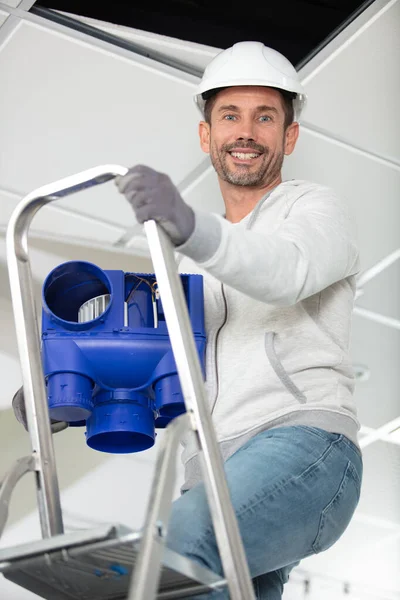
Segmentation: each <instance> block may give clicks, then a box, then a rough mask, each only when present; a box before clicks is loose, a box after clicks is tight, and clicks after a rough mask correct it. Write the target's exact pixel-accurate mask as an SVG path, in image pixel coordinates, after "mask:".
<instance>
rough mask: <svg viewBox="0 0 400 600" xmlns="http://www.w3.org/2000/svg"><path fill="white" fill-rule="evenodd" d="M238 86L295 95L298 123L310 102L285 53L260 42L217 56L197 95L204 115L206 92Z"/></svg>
mask: <svg viewBox="0 0 400 600" xmlns="http://www.w3.org/2000/svg"><path fill="white" fill-rule="evenodd" d="M239 85H261V86H266V87H274V88H278V89H281V90H285V91H287V92H292V93H293V94H296V96H295V98H294V99H293V108H294V118H295V120H296V121H298V119H299V117H300V113H301V111H302V109H303V108H304V105H305V103H306V99H307V96H306V94H305V92H304V88H303V86H302V85H301V83H300V79H299V76H298V74H297V71H296V69H295V68H294V66H293V65H292V63H291V62H290V61H289V60H288V59H287V58H286V57H285V56H283V54H281V53H280V52H277V51H276V50H273V49H272V48H268V47H267V46H264V44H262V43H261V42H238V43H237V44H234V45H233V46H232V47H231V48H227V49H226V50H222V52H220V53H219V54H217V56H215V57H214V58H213V60H212V61H211V62H210V63H209V64H208V65H207V67H206V69H205V71H204V74H203V78H202V80H201V82H200V84H199V86H198V88H197V90H196V92H195V96H194V100H195V102H196V104H197V106H198V107H199V109H200V112H201V113H202V115H203V116H204V105H205V99H204V98H203V94H204V93H205V92H209V91H211V90H214V89H217V88H224V87H232V86H239Z"/></svg>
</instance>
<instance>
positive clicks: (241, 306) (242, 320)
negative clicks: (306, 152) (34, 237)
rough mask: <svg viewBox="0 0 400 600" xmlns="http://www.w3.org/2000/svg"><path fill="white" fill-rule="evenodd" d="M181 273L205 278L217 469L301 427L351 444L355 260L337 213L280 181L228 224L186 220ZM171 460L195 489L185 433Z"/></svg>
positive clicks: (349, 225)
mask: <svg viewBox="0 0 400 600" xmlns="http://www.w3.org/2000/svg"><path fill="white" fill-rule="evenodd" d="M177 251H178V252H179V253H180V254H182V255H183V259H182V260H181V261H180V264H179V270H180V272H181V273H200V274H202V275H203V277H204V303H205V320H206V333H207V349H206V390H207V397H208V403H209V410H210V411H211V413H212V419H213V424H214V427H215V431H216V435H217V439H218V441H219V444H220V448H221V451H222V455H223V458H224V459H225V460H226V459H227V458H228V457H229V456H230V455H232V454H233V453H234V452H235V451H236V450H237V449H238V448H239V447H240V446H242V445H243V444H244V443H245V442H246V441H247V440H248V439H250V438H251V437H252V436H254V435H256V434H257V433H259V432H260V431H262V430H265V429H270V428H273V427H279V426H289V425H309V426H314V427H321V428H322V429H325V430H327V431H330V432H335V433H342V434H344V435H345V436H347V437H348V438H349V439H350V440H352V441H353V442H354V443H355V444H357V432H358V429H359V422H358V420H357V416H356V407H355V403H354V399H353V391H354V372H353V368H352V364H351V360H350V356H349V343H350V327H351V316H352V310H353V305H354V294H355V275H356V274H357V273H358V271H359V254H358V249H357V245H356V242H355V233H354V224H353V222H352V219H351V217H350V214H349V211H348V208H347V206H346V204H345V203H344V202H343V201H341V200H339V199H338V197H337V196H336V195H335V194H334V192H333V191H332V190H331V189H329V188H327V187H323V186H321V185H318V184H315V183H310V182H307V181H299V180H292V181H286V182H283V183H281V184H280V185H279V186H277V187H276V188H275V189H274V190H273V191H272V192H271V193H270V194H268V195H266V196H265V197H264V198H262V199H261V200H260V201H259V203H258V204H257V206H256V207H255V208H254V210H253V211H252V212H251V213H250V214H249V215H247V216H246V217H245V218H244V219H242V221H240V222H239V223H235V224H232V223H230V222H228V221H226V220H225V219H223V218H222V217H221V216H219V215H216V214H211V213H201V212H197V211H196V226H195V230H194V232H193V234H192V235H191V237H190V238H189V240H188V241H187V242H186V243H185V244H183V245H182V246H179V247H178V248H177ZM182 460H183V462H184V464H185V478H186V482H185V484H184V486H183V488H182V489H189V488H190V487H192V486H193V485H195V484H196V483H197V482H198V481H200V480H201V473H200V467H199V463H198V457H197V455H196V446H195V442H194V438H193V436H192V435H190V436H187V437H186V439H185V441H184V452H183V455H182Z"/></svg>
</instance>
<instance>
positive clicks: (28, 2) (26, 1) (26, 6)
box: [18, 0, 36, 11]
mask: <svg viewBox="0 0 400 600" xmlns="http://www.w3.org/2000/svg"><path fill="white" fill-rule="evenodd" d="M35 2H36V0H21V2H20V3H19V4H18V8H19V9H20V10H26V11H29V10H30V9H31V8H32V6H33V5H34V4H35Z"/></svg>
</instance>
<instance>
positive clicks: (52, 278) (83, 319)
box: [42, 261, 112, 328]
mask: <svg viewBox="0 0 400 600" xmlns="http://www.w3.org/2000/svg"><path fill="white" fill-rule="evenodd" d="M111 299H112V285H111V282H110V280H109V278H108V277H107V275H106V273H105V272H104V271H103V270H102V269H100V268H99V267H97V266H96V265H94V264H92V263H89V262H84V261H71V262H67V263H63V264H62V265H59V266H58V267H56V268H55V269H53V271H51V272H50V273H49V275H48V276H47V278H46V280H45V282H44V285H43V292H42V301H43V308H44V310H45V311H46V312H47V313H50V314H51V316H52V317H53V318H54V319H55V320H56V321H59V322H60V324H62V325H63V326H64V327H65V326H66V324H68V323H69V324H74V325H75V327H74V328H78V327H79V325H81V326H82V325H84V324H85V323H88V322H91V323H94V322H96V321H97V320H98V319H100V318H101V317H102V316H103V315H104V314H105V312H107V311H108V309H109V307H110V304H111Z"/></svg>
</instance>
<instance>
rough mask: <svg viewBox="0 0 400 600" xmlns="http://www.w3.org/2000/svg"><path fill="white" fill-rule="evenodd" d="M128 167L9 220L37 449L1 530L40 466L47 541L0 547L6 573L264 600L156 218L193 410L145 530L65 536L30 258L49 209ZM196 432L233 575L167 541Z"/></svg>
mask: <svg viewBox="0 0 400 600" xmlns="http://www.w3.org/2000/svg"><path fill="white" fill-rule="evenodd" d="M126 172H127V169H126V168H125V167H122V166H119V165H104V166H100V167H95V168H93V169H89V170H87V171H83V172H81V173H78V174H76V175H73V176H70V177H67V178H65V179H62V180H60V181H57V182H54V183H51V184H49V185H46V186H43V187H41V188H39V189H37V190H35V191H33V192H32V193H30V194H29V195H27V196H26V197H25V198H23V199H22V200H21V202H20V203H19V204H18V205H17V207H16V208H15V210H14V212H13V214H12V216H11V219H10V221H9V225H8V228H7V262H8V270H9V277H10V286H11V296H12V303H13V311H14V318H15V325H16V334H17V342H18V351H19V356H20V362H21V371H22V380H23V386H24V395H25V403H26V413H27V421H28V429H29V436H30V440H31V448H32V453H31V455H29V456H26V457H23V458H21V459H19V460H18V461H16V463H15V464H14V466H13V467H12V469H11V470H10V471H9V472H8V474H7V475H6V477H5V478H4V479H3V481H2V484H1V487H0V536H1V534H2V531H3V529H4V526H5V524H6V521H7V516H8V505H9V502H10V499H11V494H12V492H13V489H14V488H15V486H16V484H17V483H18V481H19V479H20V478H21V477H22V476H23V475H25V474H26V473H28V472H33V473H34V475H35V481H36V489H37V502H38V509H39V518H40V524H41V531H42V539H41V540H37V541H32V542H30V543H27V544H22V545H19V546H13V547H9V548H5V549H0V572H2V573H3V575H4V576H5V577H6V578H7V579H9V580H11V581H14V582H15V583H17V584H18V585H20V586H22V587H24V588H26V589H28V590H30V591H32V592H34V593H36V594H38V595H39V596H40V597H42V598H46V599H48V600H152V599H153V598H157V599H159V600H162V599H163V600H169V599H173V598H188V597H190V596H194V595H198V594H200V593H204V594H205V593H210V592H212V591H216V590H226V589H228V590H229V595H230V598H231V599H232V600H255V596H254V591H253V587H252V583H251V578H250V574H249V570H248V566H247V561H246V557H245V553H244V549H243V544H242V540H241V537H240V533H239V529H238V525H237V521H236V516H235V513H234V511H233V507H232V504H231V500H230V496H229V490H228V487H227V483H226V478H225V474H224V470H223V463H222V458H221V455H220V452H219V448H218V444H217V440H216V436H215V433H214V429H213V425H212V421H211V416H210V414H209V413H208V410H207V408H206V406H207V404H206V396H205V388H204V382H203V376H202V373H201V367H200V362H199V358H198V354H197V350H196V346H195V343H194V338H193V335H192V330H191V324H190V320H189V315H188V310H187V306H186V301H185V298H184V294H183V289H182V284H181V280H180V277H179V275H178V272H177V268H176V264H175V258H174V253H173V247H172V244H171V242H170V240H169V238H168V237H167V236H166V235H165V233H164V232H163V230H162V229H161V228H160V227H159V226H158V225H157V224H156V223H155V222H154V221H147V222H146V223H145V224H144V228H145V233H146V236H147V241H148V245H149V248H150V254H151V259H152V262H153V268H154V273H155V276H156V279H157V283H158V289H159V292H160V296H161V299H162V303H163V309H164V314H165V319H166V322H167V327H168V333H169V336H170V341H171V346H172V350H173V354H174V359H175V362H176V366H177V370H178V374H179V378H180V382H181V387H182V392H183V396H184V400H185V405H186V413H185V414H183V415H181V416H179V417H176V418H175V419H174V420H173V421H172V422H171V423H170V424H169V425H168V427H167V428H166V430H165V435H164V436H163V440H162V442H161V444H160V447H159V449H158V452H157V458H156V465H155V470H154V475H153V482H152V487H151V492H150V498H149V502H148V507H147V513H146V517H145V522H144V526H143V528H142V530H141V531H140V532H134V531H131V530H129V529H128V528H126V527H124V526H122V525H118V524H115V525H114V524H112V525H105V526H102V527H99V528H95V529H91V530H87V531H73V532H69V533H64V526H63V517H62V509H61V503H60V492H59V486H58V480H57V473H56V462H55V454H54V447H53V440H52V430H51V425H50V420H49V413H48V407H47V398H46V390H45V383H44V377H43V370H42V362H41V354H40V337H39V329H38V324H37V318H36V310H35V301H34V293H33V282H32V275H31V270H30V263H29V254H28V233H29V227H30V224H31V221H32V219H33V217H34V215H35V214H36V212H37V211H38V210H39V209H40V208H41V207H42V206H44V205H47V204H49V203H50V202H52V201H54V200H57V199H58V198H60V197H64V196H67V195H69V194H73V193H75V192H78V191H81V190H83V189H85V188H88V187H92V186H96V185H99V184H101V183H104V182H107V181H110V180H112V179H114V178H115V177H116V176H118V175H125V173H126ZM188 429H189V430H192V432H193V433H192V434H193V435H194V436H195V437H196V440H197V445H198V449H199V456H200V459H201V460H200V464H201V469H202V475H203V479H204V484H205V489H206V493H207V498H208V502H209V506H210V512H211V516H212V520H213V525H214V529H215V534H216V539H217V544H218V548H219V552H220V556H221V561H222V565H223V569H224V575H225V578H221V577H219V576H217V575H216V574H215V573H213V572H211V571H210V570H208V569H206V568H204V567H202V566H201V565H200V564H198V563H196V562H194V561H192V560H189V559H187V558H186V557H183V556H180V555H178V554H176V553H175V552H173V551H172V550H170V549H169V548H167V547H166V546H165V534H166V528H167V524H168V519H169V514H170V510H171V504H172V500H173V490H174V484H175V477H176V473H175V466H176V465H175V462H176V454H177V452H178V446H179V442H180V440H181V437H182V435H183V433H184V432H185V431H187V430H188Z"/></svg>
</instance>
